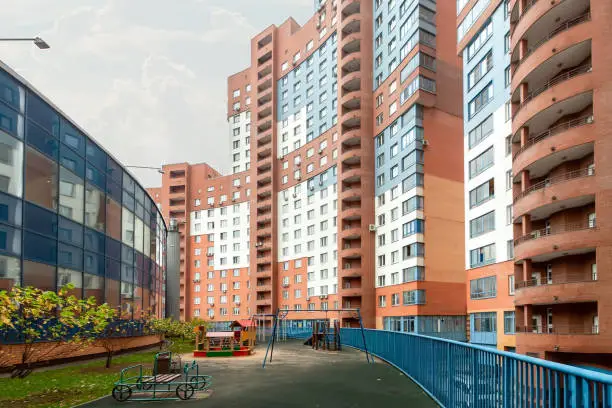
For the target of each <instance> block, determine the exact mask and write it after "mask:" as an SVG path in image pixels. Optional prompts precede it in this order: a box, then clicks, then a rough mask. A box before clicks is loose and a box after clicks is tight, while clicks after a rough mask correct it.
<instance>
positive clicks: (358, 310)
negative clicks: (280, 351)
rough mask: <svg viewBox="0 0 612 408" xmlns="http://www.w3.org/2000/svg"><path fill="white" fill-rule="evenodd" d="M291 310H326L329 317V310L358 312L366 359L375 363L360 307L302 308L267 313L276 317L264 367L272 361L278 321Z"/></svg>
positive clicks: (302, 311)
mask: <svg viewBox="0 0 612 408" xmlns="http://www.w3.org/2000/svg"><path fill="white" fill-rule="evenodd" d="M290 312H299V313H304V312H325V317H326V319H327V312H338V314H339V315H340V313H342V312H353V313H357V318H358V320H359V328H360V330H361V337H362V339H363V350H364V352H365V355H366V361H367V362H368V363H369V364H372V363H374V357H372V356H371V355H370V352H369V351H368V345H367V342H366V336H365V330H364V327H363V320H362V319H361V311H360V309H359V308H347V309H309V310H306V311H305V310H302V309H299V310H298V309H276V313H275V314H273V315H267V316H271V317H273V319H274V325H273V327H272V336H271V337H270V340H269V341H268V347H266V354H265V356H264V359H263V364H262V368H266V363H267V362H268V361H269V362H270V363H271V362H272V356H273V354H274V343H275V342H276V337H277V332H278V322H279V320H284V319H285V318H286V317H287V315H288V314H289V313H290ZM268 355H269V356H270V358H269V360H268Z"/></svg>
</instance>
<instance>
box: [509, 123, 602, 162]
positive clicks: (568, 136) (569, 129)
mask: <svg viewBox="0 0 612 408" xmlns="http://www.w3.org/2000/svg"><path fill="white" fill-rule="evenodd" d="M593 121H594V118H593V115H586V116H582V117H579V118H576V119H572V120H568V121H565V122H562V123H559V124H557V125H554V126H552V127H550V128H548V129H546V130H544V131H543V132H541V133H539V134H537V135H535V136H532V137H529V138H528V139H527V141H526V142H525V143H524V144H523V145H522V146H521V147H519V148H518V150H516V152H515V153H514V155H513V157H512V161H513V163H517V167H518V168H522V167H524V166H525V165H526V164H525V163H524V162H525V161H527V160H526V159H522V158H521V160H520V161H519V160H518V158H519V156H521V154H522V153H524V152H525V151H527V150H529V149H530V148H532V147H537V150H539V152H535V153H533V156H536V158H538V157H540V156H543V155H546V154H549V153H550V152H551V151H556V150H563V149H564V148H565V147H567V146H573V145H576V144H579V143H581V142H583V141H584V138H583V136H584V134H585V133H588V132H589V130H590V128H591V127H590V126H588V127H586V128H585V127H584V126H587V125H591V124H593ZM561 135H562V137H557V136H561ZM553 136H554V137H553ZM534 150H535V149H534ZM530 153H531V152H530ZM538 153H539V154H538Z"/></svg>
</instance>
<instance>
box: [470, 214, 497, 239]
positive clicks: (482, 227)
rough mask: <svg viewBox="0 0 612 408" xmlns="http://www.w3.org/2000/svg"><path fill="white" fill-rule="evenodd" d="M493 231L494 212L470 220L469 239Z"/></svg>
mask: <svg viewBox="0 0 612 408" xmlns="http://www.w3.org/2000/svg"><path fill="white" fill-rule="evenodd" d="M494 230H495V211H491V212H489V213H487V214H484V215H481V216H480V217H477V218H474V219H473V220H470V238H474V237H477V236H480V235H483V234H486V233H487V232H490V231H494Z"/></svg>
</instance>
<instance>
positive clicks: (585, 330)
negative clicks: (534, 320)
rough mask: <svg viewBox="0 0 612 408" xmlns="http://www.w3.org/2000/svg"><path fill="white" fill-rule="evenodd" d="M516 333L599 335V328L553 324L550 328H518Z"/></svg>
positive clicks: (540, 326)
mask: <svg viewBox="0 0 612 408" xmlns="http://www.w3.org/2000/svg"><path fill="white" fill-rule="evenodd" d="M516 333H531V334H558V335H592V334H599V326H597V325H592V326H589V325H585V326H583V325H558V324H553V325H552V326H551V327H547V326H546V325H544V324H542V325H533V326H518V327H517V328H516Z"/></svg>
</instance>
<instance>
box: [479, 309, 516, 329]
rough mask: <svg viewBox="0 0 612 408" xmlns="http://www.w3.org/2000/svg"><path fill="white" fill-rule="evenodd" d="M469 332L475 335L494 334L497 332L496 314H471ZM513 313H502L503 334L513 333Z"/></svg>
mask: <svg viewBox="0 0 612 408" xmlns="http://www.w3.org/2000/svg"><path fill="white" fill-rule="evenodd" d="M471 317H472V322H473V325H472V327H471V331H473V332H476V333H495V332H497V312H482V313H472V315H471ZM515 327H516V325H515V314H514V311H505V312H504V334H514V332H515Z"/></svg>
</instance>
